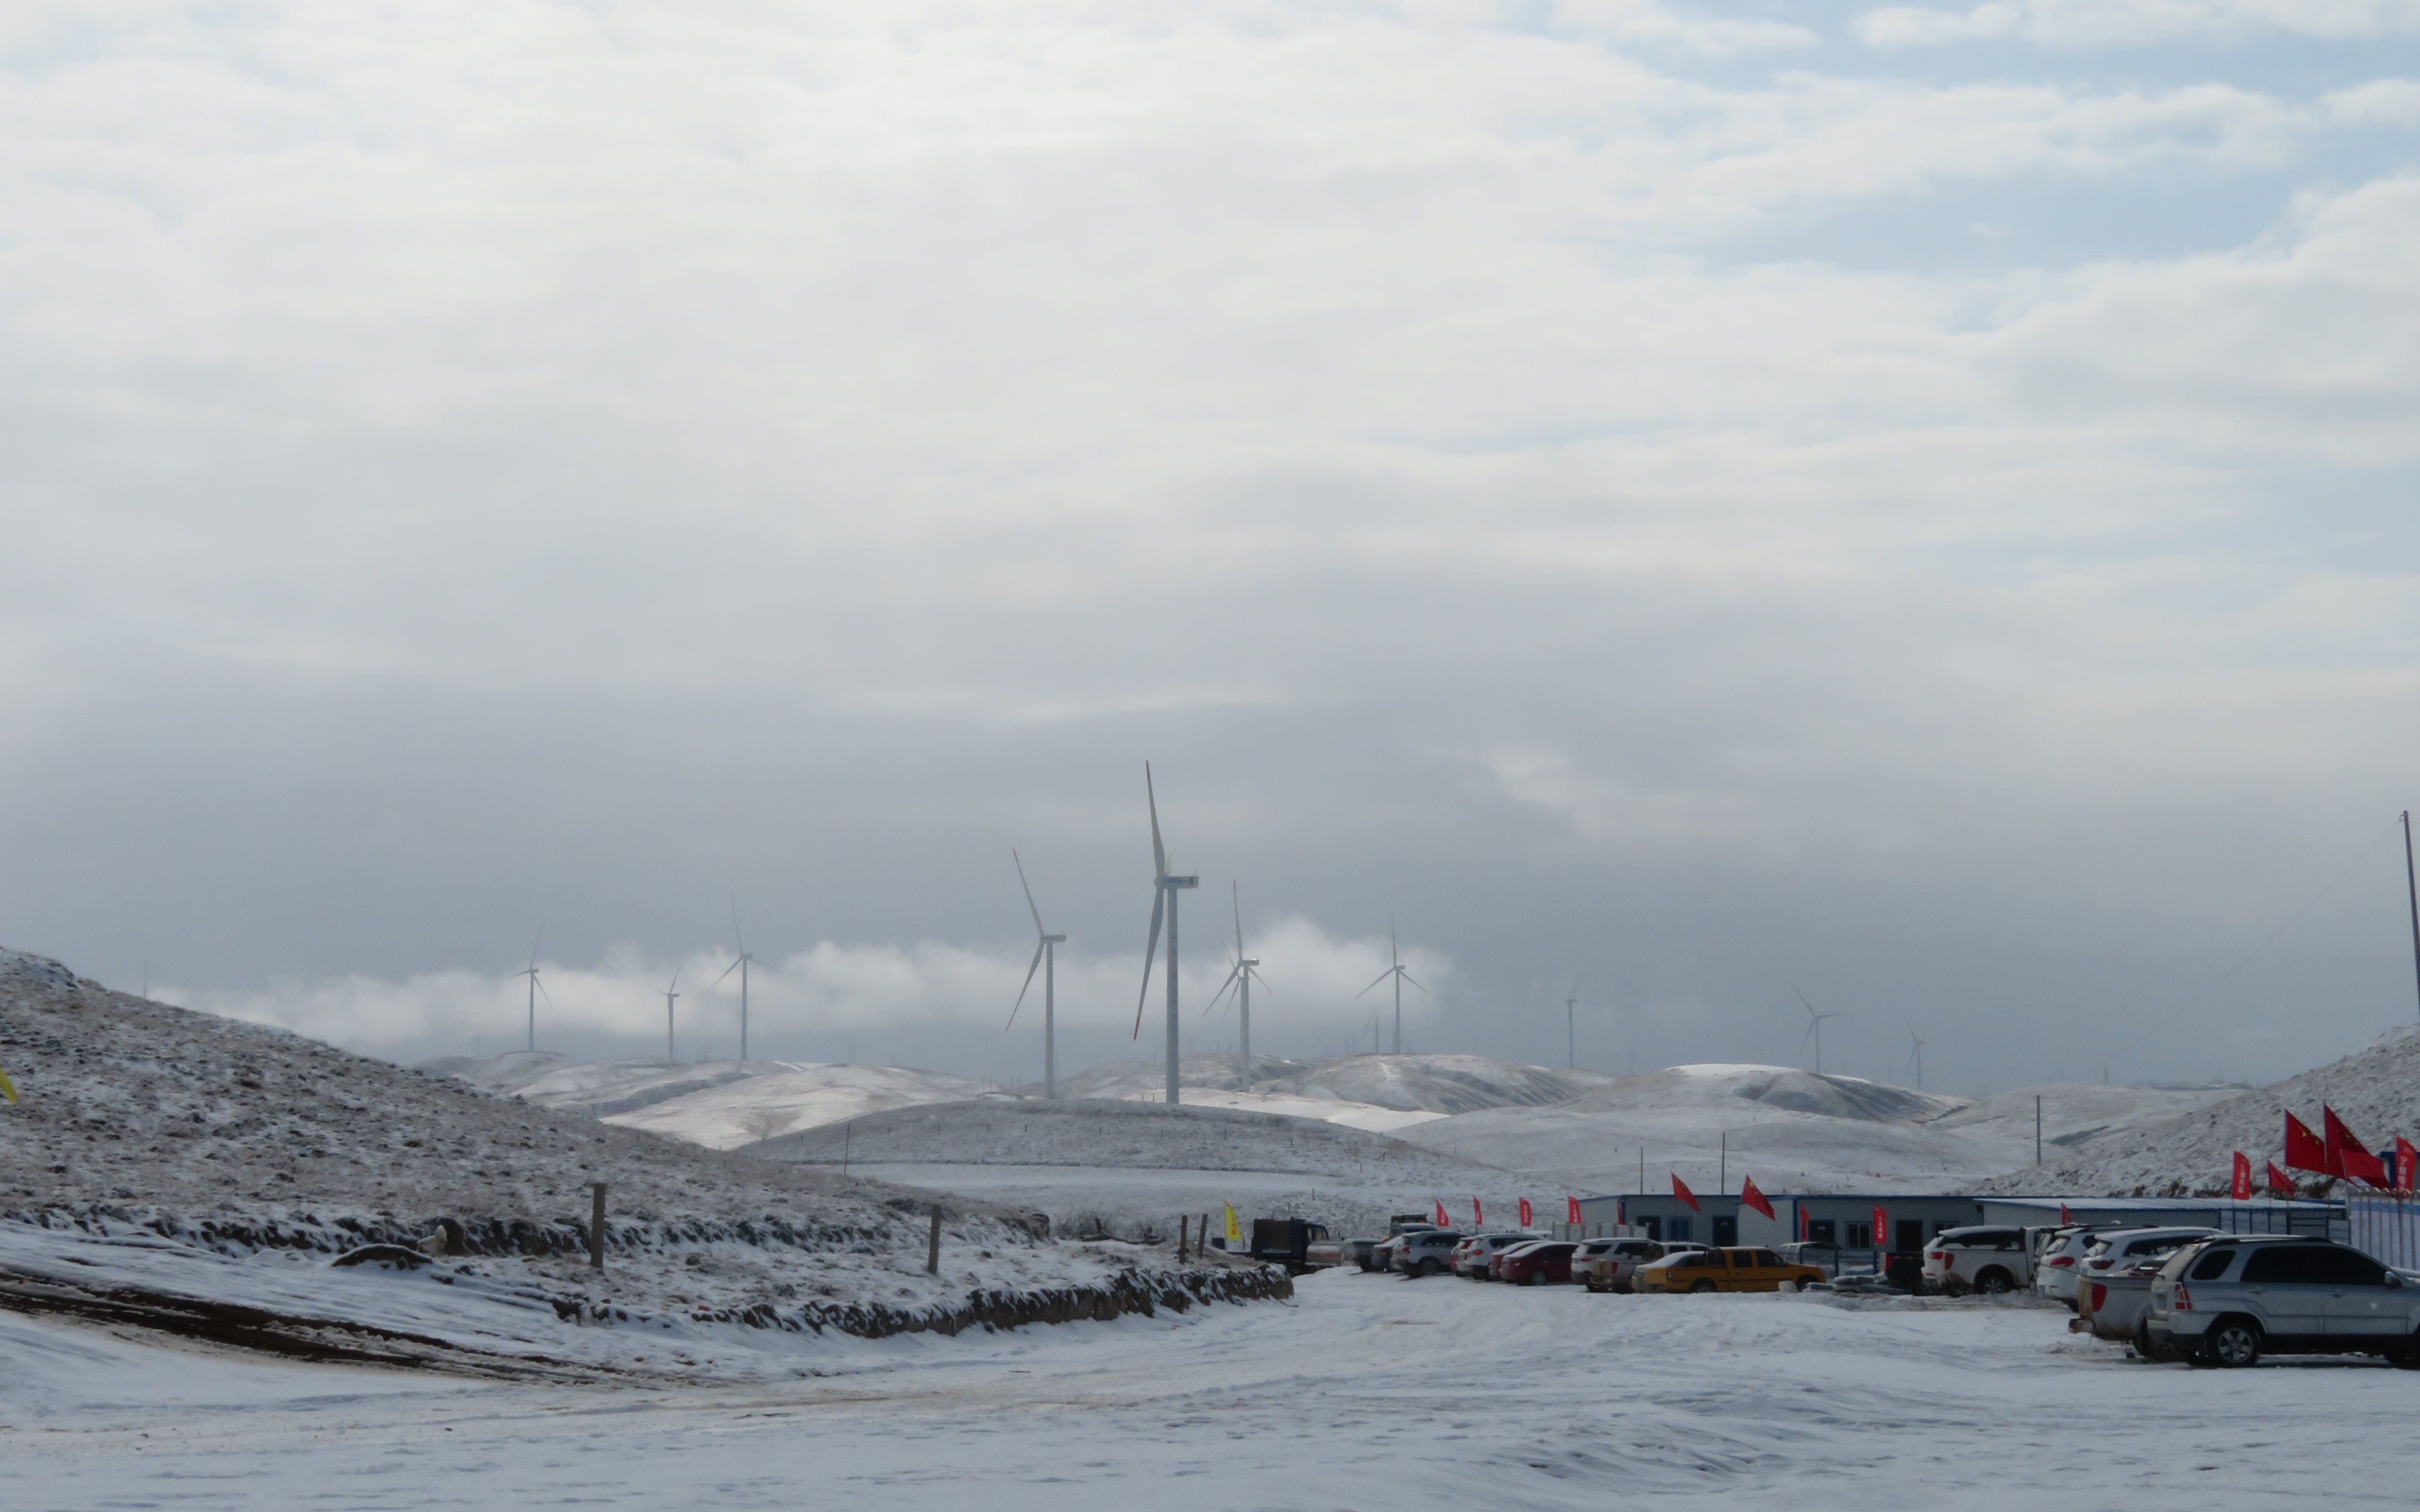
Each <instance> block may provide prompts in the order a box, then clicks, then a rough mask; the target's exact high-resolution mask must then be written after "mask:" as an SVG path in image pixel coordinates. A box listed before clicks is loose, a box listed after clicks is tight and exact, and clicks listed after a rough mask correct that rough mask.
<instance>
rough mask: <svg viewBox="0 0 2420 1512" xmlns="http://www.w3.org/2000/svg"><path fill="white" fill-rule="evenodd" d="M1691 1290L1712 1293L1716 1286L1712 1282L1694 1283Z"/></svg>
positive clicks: (1690, 1285) (1690, 1284)
mask: <svg viewBox="0 0 2420 1512" xmlns="http://www.w3.org/2000/svg"><path fill="white" fill-rule="evenodd" d="M1689 1289H1690V1290H1691V1291H1712V1290H1714V1283H1713V1282H1711V1281H1692V1282H1690V1283H1689Z"/></svg>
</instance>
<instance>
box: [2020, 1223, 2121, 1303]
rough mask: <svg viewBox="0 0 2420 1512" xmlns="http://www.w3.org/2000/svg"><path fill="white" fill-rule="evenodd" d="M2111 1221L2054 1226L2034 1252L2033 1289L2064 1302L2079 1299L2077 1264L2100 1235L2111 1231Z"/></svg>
mask: <svg viewBox="0 0 2420 1512" xmlns="http://www.w3.org/2000/svg"><path fill="white" fill-rule="evenodd" d="M2110 1231H2111V1226H2110V1225H2108V1224H2069V1225H2068V1226H2066V1227H2063V1228H2055V1229H2052V1230H2051V1231H2050V1233H2049V1234H2048V1235H2047V1236H2045V1237H2044V1239H2043V1240H2042V1242H2041V1246H2040V1248H2039V1249H2037V1250H2036V1251H2035V1252H2034V1290H2036V1291H2037V1292H2040V1294H2041V1295H2043V1296H2045V1297H2055V1298H2056V1299H2058V1300H2059V1301H2061V1302H2070V1303H2071V1302H2073V1301H2075V1299H2076V1289H2075V1273H2076V1268H2077V1267H2078V1266H2080V1265H2082V1264H2083V1263H2084V1252H2085V1250H2086V1249H2087V1248H2089V1247H2090V1245H2091V1243H2092V1241H2093V1239H2094V1238H2095V1236H2097V1235H2101V1234H2105V1233H2109V1232H2110Z"/></svg>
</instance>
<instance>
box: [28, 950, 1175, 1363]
mask: <svg viewBox="0 0 2420 1512" xmlns="http://www.w3.org/2000/svg"><path fill="white" fill-rule="evenodd" d="M0 1066H6V1067H7V1068H8V1072H9V1073H10V1074H11V1076H12V1077H13V1078H14V1079H15V1081H16V1083H17V1086H18V1089H19V1091H20V1093H21V1094H22V1098H23V1101H22V1102H21V1103H19V1104H17V1105H15V1106H8V1105H5V1104H0V1226H5V1227H7V1228H8V1233H9V1238H10V1243H9V1245H8V1252H9V1256H10V1258H9V1260H8V1264H7V1266H6V1268H5V1269H6V1272H7V1274H6V1275H0V1281H5V1280H7V1279H8V1276H14V1277H16V1278H17V1279H18V1280H19V1281H22V1280H23V1277H24V1276H25V1275H27V1274H30V1273H33V1272H35V1271H38V1270H40V1267H39V1265H38V1264H37V1263H36V1262H37V1261H38V1259H39V1256H40V1255H41V1254H42V1253H45V1251H44V1249H43V1245H44V1244H45V1242H46V1241H44V1240H43V1239H42V1238H41V1236H42V1235H44V1234H53V1235H59V1236H63V1237H62V1238H61V1239H60V1241H59V1242H62V1243H64V1242H67V1239H66V1238H65V1237H64V1236H74V1237H75V1242H92V1241H93V1240H95V1239H96V1238H98V1239H102V1240H106V1241H108V1242H114V1243H118V1244H121V1245H132V1246H135V1247H138V1248H140V1247H143V1246H152V1247H157V1246H159V1245H161V1244H163V1243H164V1244H166V1245H168V1246H169V1247H170V1250H171V1252H173V1251H175V1250H177V1249H180V1248H181V1249H183V1250H185V1251H187V1252H189V1253H194V1254H196V1255H200V1254H208V1255H210V1256H213V1257H216V1259H218V1260H222V1261H225V1260H232V1261H236V1262H240V1263H243V1264H247V1265H255V1266H257V1265H273V1264H276V1263H287V1262H294V1261H297V1260H298V1259H301V1258H303V1257H316V1258H312V1259H310V1261H309V1263H311V1264H313V1265H324V1262H325V1259H326V1258H327V1257H328V1256H329V1255H330V1254H332V1253H333V1252H336V1251H341V1250H345V1249H349V1248H351V1247H352V1246H354V1245H356V1244H359V1243H362V1242H365V1241H377V1242H408V1241H410V1240H411V1239H413V1238H415V1237H417V1236H422V1235H426V1234H427V1233H429V1232H430V1231H431V1230H432V1229H435V1228H436V1227H439V1226H440V1224H441V1223H442V1222H444V1221H447V1220H450V1221H451V1222H452V1223H453V1224H455V1225H456V1226H458V1230H459V1233H460V1235H461V1237H462V1239H463V1240H466V1241H467V1243H468V1247H469V1249H470V1250H471V1251H472V1252H473V1256H474V1257H475V1260H474V1263H475V1264H476V1265H477V1266H478V1267H481V1268H483V1269H485V1270H487V1271H491V1272H492V1271H494V1270H497V1269H500V1268H501V1269H504V1270H511V1271H516V1272H526V1273H527V1274H528V1275H529V1276H530V1277H531V1278H532V1280H531V1282H530V1285H531V1286H534V1287H536V1288H539V1289H540V1290H541V1291H543V1290H544V1289H545V1288H546V1286H547V1285H548V1282H547V1281H546V1280H544V1279H542V1278H547V1277H551V1284H552V1285H554V1286H557V1287H560V1288H565V1290H564V1291H562V1292H558V1293H557V1295H558V1297H559V1298H564V1297H571V1296H572V1294H574V1293H576V1298H573V1300H567V1301H566V1305H573V1306H581V1307H590V1308H594V1309H597V1310H599V1311H598V1315H599V1316H602V1317H619V1318H623V1319H629V1318H640V1317H647V1318H658V1319H661V1318H665V1317H671V1316H679V1317H683V1318H693V1317H696V1316H698V1315H699V1314H701V1313H703V1314H704V1315H706V1316H708V1317H712V1318H745V1319H750V1320H752V1321H754V1322H755V1323H757V1324H759V1325H760V1326H768V1327H782V1328H803V1329H808V1330H810V1331H816V1330H821V1329H824V1328H828V1327H836V1328H839V1329H842V1330H844V1331H847V1332H865V1333H883V1332H891V1331H895V1330H897V1329H902V1328H919V1327H940V1328H944V1329H948V1328H953V1327H957V1326H963V1325H964V1324H965V1323H966V1322H967V1321H969V1320H986V1319H989V1320H997V1319H1013V1318H1014V1317H1015V1316H1016V1304H1015V1303H1014V1302H1010V1303H1006V1304H1003V1303H1002V1302H1001V1299H1002V1298H1009V1299H1016V1298H1022V1297H1047V1296H1051V1295H1055V1296H1056V1297H1057V1298H1058V1299H1059V1300H1058V1301H1055V1302H1046V1304H1043V1305H1042V1306H1041V1309H1040V1310H1039V1311H1036V1312H1034V1313H1033V1314H1032V1316H1036V1317H1040V1316H1051V1315H1053V1314H1052V1309H1054V1308H1055V1309H1058V1310H1059V1311H1061V1312H1063V1311H1064V1310H1065V1307H1066V1306H1068V1305H1076V1306H1078V1307H1079V1309H1080V1306H1082V1305H1089V1304H1082V1303H1080V1302H1078V1303H1074V1304H1070V1303H1068V1302H1067V1301H1066V1299H1067V1298H1068V1297H1070V1296H1075V1295H1077V1294H1078V1293H1083V1294H1087V1295H1092V1296H1094V1297H1095V1298H1097V1297H1099V1296H1103V1295H1106V1294H1107V1291H1108V1289H1109V1288H1114V1287H1115V1286H1116V1285H1119V1284H1121V1283H1119V1281H1118V1276H1119V1273H1120V1271H1121V1270H1122V1269H1124V1270H1129V1271H1130V1270H1133V1269H1134V1265H1135V1261H1134V1259H1133V1258H1132V1257H1126V1258H1125V1259H1123V1260H1120V1259H1119V1258H1118V1257H1114V1256H1107V1255H1105V1254H1104V1253H1103V1252H1100V1251H1097V1250H1092V1249H1086V1248H1083V1247H1079V1246H1069V1245H1062V1244H1055V1243H1052V1242H1049V1241H1047V1239H1044V1238H1041V1237H1038V1236H1037V1235H1036V1234H1034V1233H1033V1232H1032V1231H1031V1230H1030V1229H1029V1227H1027V1226H1026V1225H1025V1223H1024V1222H1023V1220H1022V1217H1021V1215H1019V1214H1016V1213H1013V1212H1009V1211H1003V1210H1000V1209H997V1208H993V1207H991V1206H989V1205H987V1204H984V1203H981V1202H966V1201H954V1202H952V1203H951V1204H950V1207H951V1208H952V1210H953V1213H952V1216H951V1218H950V1221H949V1229H950V1242H949V1244H948V1246H947V1247H948V1249H949V1252H950V1263H949V1264H948V1265H947V1266H945V1267H944V1269H943V1273H942V1274H940V1275H939V1276H926V1275H925V1274H924V1273H923V1251H924V1244H925V1239H926V1223H927V1219H926V1211H927V1206H928V1201H929V1199H928V1198H926V1197H924V1196H920V1195H918V1194H915V1193H910V1192H907V1191H903V1190H901V1189H899V1188H896V1187H892V1186H887V1185H884V1184H883V1183H880V1182H876V1181H867V1180H844V1179H843V1178H842V1177H840V1176H839V1175H838V1174H837V1173H833V1172H828V1171H825V1170H821V1169H818V1168H815V1167H812V1166H803V1165H774V1164H771V1163H768V1162H763V1161H755V1160H751V1159H748V1158H746V1157H743V1156H737V1155H731V1154H723V1153H718V1152H716V1151H713V1150H709V1149H699V1148H697V1147H695V1146H693V1145H690V1144H684V1143H680V1142H676V1141H675V1140H671V1139H666V1138H662V1137H659V1136H658V1135H655V1134H648V1133H645V1132H644V1131H640V1130H634V1129H625V1128H617V1127H614V1126H613V1125H611V1124H603V1123H599V1122H597V1121H596V1120H595V1119H589V1118H587V1117H584V1116H582V1115H579V1114H573V1113H569V1112H562V1111H555V1110H551V1109H547V1108H542V1107H536V1106H533V1105H530V1104H527V1103H517V1102H513V1101H510V1100H507V1099H504V1098H500V1097H497V1096H494V1095H492V1094H489V1093H485V1092H482V1091H480V1090H478V1089H476V1088H473V1087H470V1086H468V1085H466V1084H464V1083H461V1082H458V1081H453V1080H450V1079H446V1078H442V1077H437V1076H430V1075H427V1074H424V1073H421V1072H412V1071H407V1070H404V1069H403V1068H400V1067H397V1066H393V1065H389V1064H387V1063H385V1062H383V1061H379V1060H373V1059H369V1058H366V1057H360V1056H354V1055H349V1054H347V1053H346V1052H343V1051H340V1050H337V1049H334V1048H333V1047H331V1046H328V1045H324V1044H319V1043H317V1042H315V1041H308V1040H303V1039H301V1038H298V1037H296V1036H294V1035H291V1034H287V1033H285V1032H283V1031H280V1030H275V1029H270V1028H264V1027H261V1026H254V1025H248V1024H241V1023H238V1022H235V1021H232V1020H227V1019H221V1018H215V1017H211V1016H209V1015H207V1014H202V1013H195V1012H189V1011H185V1010H182V1009H177V1008H171V1007H167V1006H165V1005H163V1004H158V1003H153V1002H148V1001H146V1000H143V999H139V998H133V997H128V996H125V995H121V994H116V993H112V992H109V991H107V990H105V989H103V988H101V986H100V985H99V984H97V983H93V982H89V981H85V980H82V979H79V978H77V977H75V976H73V975H72V974H71V973H70V972H68V971H67V970H66V969H65V968H63V967H61V966H59V965H58V964H56V963H54V962H47V961H43V960H40V959H39V958H34V957H28V956H24V955H21V954H17V953H15V952H0ZM593 1180H603V1181H606V1182H608V1183H609V1184H610V1211H609V1222H608V1236H609V1242H610V1245H611V1247H612V1249H613V1252H614V1255H615V1257H616V1263H615V1264H614V1265H613V1268H612V1269H611V1270H610V1271H609V1277H610V1280H609V1281H607V1282H605V1283H602V1284H601V1285H602V1287H603V1289H601V1290H600V1289H599V1286H600V1283H597V1282H596V1281H594V1280H593V1278H588V1277H584V1276H574V1275H563V1274H558V1273H559V1272H564V1271H576V1267H577V1259H576V1257H577V1256H578V1254H579V1252H580V1251H581V1249H582V1247H583V1245H584V1242H585V1237H586V1227H587V1216H588V1211H589V1192H588V1183H589V1182H591V1181H593ZM128 1253H132V1251H128ZM91 1269H92V1268H90V1267H86V1268H85V1270H87V1271H89V1270H91ZM78 1273H79V1272H78V1270H77V1269H76V1268H75V1267H74V1266H72V1265H70V1264H68V1262H66V1261H65V1260H61V1262H60V1264H59V1265H56V1266H53V1267H51V1268H50V1270H49V1271H47V1272H44V1274H45V1275H46V1276H47V1277H48V1279H47V1280H45V1281H44V1282H43V1283H42V1285H43V1286H44V1287H48V1288H53V1289H56V1288H58V1287H61V1286H70V1285H71V1283H72V1281H73V1279H74V1277H75V1276H76V1275H77V1274H78ZM181 1273H188V1274H192V1275H194V1276H197V1277H201V1276H206V1275H208V1274H210V1273H211V1272H209V1270H208V1269H207V1268H206V1267H202V1266H199V1265H198V1264H197V1265H195V1266H189V1267H187V1268H185V1270H184V1271H183V1272H181ZM1123 1284H1125V1285H1126V1286H1128V1287H1129V1288H1130V1289H1131V1288H1132V1287H1133V1286H1135V1285H1137V1284H1141V1285H1144V1286H1145V1287H1146V1288H1148V1287H1151V1286H1156V1285H1159V1284H1160V1283H1159V1282H1156V1281H1148V1282H1144V1283H1136V1282H1134V1281H1133V1280H1132V1279H1131V1278H1129V1280H1128V1281H1127V1282H1125V1283H1123ZM38 1289H39V1288H38ZM14 1294H15V1293H12V1295H14ZM25 1295H31V1293H25ZM979 1297H987V1298H989V1299H990V1301H988V1302H984V1303H980V1304H978V1302H977V1300H976V1299H978V1298H979ZM19 1300H20V1301H21V1302H22V1301H23V1296H20V1298H19ZM526 1301H527V1298H526V1297H523V1299H522V1304H525V1303H526ZM514 1305H521V1304H514ZM986 1309H987V1310H986ZM1003 1309H1005V1310H1003ZM1075 1315H1077V1314H1069V1316H1075Z"/></svg>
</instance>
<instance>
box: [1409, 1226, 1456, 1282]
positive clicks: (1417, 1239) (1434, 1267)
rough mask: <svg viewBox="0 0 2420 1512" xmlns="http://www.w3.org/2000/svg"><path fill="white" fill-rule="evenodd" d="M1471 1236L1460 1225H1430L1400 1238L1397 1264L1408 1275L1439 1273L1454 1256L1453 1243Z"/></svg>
mask: <svg viewBox="0 0 2420 1512" xmlns="http://www.w3.org/2000/svg"><path fill="white" fill-rule="evenodd" d="M1467 1237H1469V1236H1467V1235H1466V1234H1464V1233H1463V1232H1462V1230H1460V1229H1458V1228H1426V1229H1422V1230H1420V1231H1419V1232H1418V1233H1411V1234H1405V1235H1404V1236H1402V1238H1401V1239H1400V1240H1399V1241H1397V1242H1399V1243H1400V1244H1401V1245H1402V1246H1403V1247H1402V1248H1400V1249H1398V1250H1396V1251H1395V1256H1394V1268H1395V1269H1396V1270H1397V1271H1399V1272H1401V1273H1403V1274H1404V1275H1411V1276H1420V1275H1435V1274H1436V1273H1438V1272H1439V1271H1442V1270H1444V1269H1445V1268H1446V1264H1447V1262H1448V1261H1449V1260H1450V1259H1451V1258H1452V1257H1453V1247H1454V1246H1455V1245H1456V1244H1459V1243H1461V1242H1463V1241H1464V1240H1465V1239H1466V1238H1467Z"/></svg>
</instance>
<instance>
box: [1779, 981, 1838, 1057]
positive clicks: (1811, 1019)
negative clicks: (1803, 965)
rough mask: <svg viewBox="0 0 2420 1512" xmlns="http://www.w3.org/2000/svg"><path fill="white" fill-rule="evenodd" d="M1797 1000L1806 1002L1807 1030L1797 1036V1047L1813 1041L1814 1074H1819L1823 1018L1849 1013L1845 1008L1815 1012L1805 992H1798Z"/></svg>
mask: <svg viewBox="0 0 2420 1512" xmlns="http://www.w3.org/2000/svg"><path fill="white" fill-rule="evenodd" d="M1791 991H1792V992H1798V989H1797V988H1795V987H1792V989H1791ZM1798 1000H1799V1002H1801V1003H1804V1004H1806V1008H1807V1032H1806V1033H1805V1034H1802V1035H1800V1036H1799V1037H1798V1048H1799V1049H1801V1050H1804V1049H1806V1048H1807V1041H1809V1040H1812V1041H1815V1074H1816V1075H1818V1076H1821V1075H1823V1021H1824V1020H1825V1019H1844V1018H1847V1017H1848V1016H1849V1015H1848V1012H1847V1011H1846V1010H1841V1011H1837V1012H1831V1013H1818V1012H1816V1011H1815V1005H1814V1004H1812V1003H1808V1002H1807V995H1806V994H1805V993H1798Z"/></svg>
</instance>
